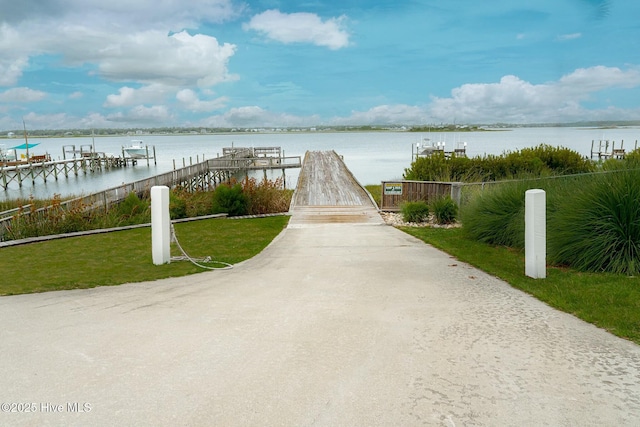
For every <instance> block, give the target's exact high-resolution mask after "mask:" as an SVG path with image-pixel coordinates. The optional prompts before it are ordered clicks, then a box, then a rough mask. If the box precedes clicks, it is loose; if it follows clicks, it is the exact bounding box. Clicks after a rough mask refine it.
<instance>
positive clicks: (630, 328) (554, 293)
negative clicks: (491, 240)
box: [401, 227, 640, 344]
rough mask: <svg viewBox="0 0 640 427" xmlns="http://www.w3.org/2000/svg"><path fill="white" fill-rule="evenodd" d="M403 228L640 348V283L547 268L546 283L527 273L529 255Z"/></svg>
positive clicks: (442, 232)
mask: <svg viewBox="0 0 640 427" xmlns="http://www.w3.org/2000/svg"><path fill="white" fill-rule="evenodd" d="M401 230H403V231H405V232H406V233H408V234H411V235H413V236H415V237H417V238H419V239H421V240H423V241H424V242H426V243H429V244H431V245H433V246H435V247H437V248H439V249H442V250H443V251H445V252H447V253H449V254H451V255H453V256H455V257H456V258H458V259H459V260H461V261H464V262H467V263H469V264H471V265H473V266H475V267H478V268H479V269H481V270H483V271H486V272H487V273H489V274H492V275H494V276H496V277H499V278H501V279H503V280H504V281H506V282H508V283H510V284H511V285H512V286H514V287H515V288H518V289H521V290H523V291H525V292H527V293H529V294H531V295H533V296H535V297H536V298H538V299H540V300H541V301H544V302H546V303H547V304H549V305H550V306H552V307H555V308H557V309H559V310H562V311H565V312H567V313H571V314H573V315H575V316H576V317H579V318H581V319H583V320H585V321H587V322H590V323H593V324H594V325H596V326H599V327H601V328H603V329H606V330H607V331H609V332H611V333H613V334H615V335H617V336H619V337H622V338H627V339H629V340H632V341H634V342H636V343H638V344H640V281H639V280H638V277H628V276H623V275H616V274H596V273H580V272H576V271H574V270H570V269H564V268H547V278H546V279H537V280H536V279H531V278H529V277H527V276H525V274H524V268H525V263H524V252H522V251H514V250H511V249H507V248H505V247H492V246H489V245H485V244H483V243H478V242H475V241H472V240H469V239H466V238H465V237H464V235H463V233H462V230H461V229H459V228H455V229H441V228H408V227H402V228H401Z"/></svg>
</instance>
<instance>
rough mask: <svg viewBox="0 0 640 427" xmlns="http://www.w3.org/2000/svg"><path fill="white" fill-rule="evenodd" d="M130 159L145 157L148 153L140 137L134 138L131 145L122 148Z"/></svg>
mask: <svg viewBox="0 0 640 427" xmlns="http://www.w3.org/2000/svg"><path fill="white" fill-rule="evenodd" d="M122 151H124V152H125V153H126V154H127V155H128V156H129V157H131V158H132V159H146V158H147V156H148V153H149V149H148V147H147V146H146V145H144V143H143V141H142V140H140V139H134V140H132V141H131V145H129V146H128V147H124V148H123V149H122Z"/></svg>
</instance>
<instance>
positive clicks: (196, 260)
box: [171, 224, 233, 270]
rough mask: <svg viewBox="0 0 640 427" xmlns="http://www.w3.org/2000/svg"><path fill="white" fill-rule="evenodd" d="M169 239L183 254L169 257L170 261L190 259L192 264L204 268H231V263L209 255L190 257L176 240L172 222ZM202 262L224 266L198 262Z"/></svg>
mask: <svg viewBox="0 0 640 427" xmlns="http://www.w3.org/2000/svg"><path fill="white" fill-rule="evenodd" d="M171 241H172V242H175V243H176V246H178V249H180V252H182V255H183V256H175V257H171V261H190V262H191V263H192V264H193V265H196V266H198V267H200V268H204V269H205V270H230V269H232V268H233V265H231V264H228V263H226V262H222V261H212V260H211V257H210V256H207V257H204V258H192V257H191V256H189V254H187V253H186V252H185V251H184V249H182V246H181V245H180V242H179V241H178V236H176V230H175V228H174V227H173V224H171ZM203 262H204V263H212V264H221V265H224V266H225V267H209V266H206V265H202V264H200V263H203Z"/></svg>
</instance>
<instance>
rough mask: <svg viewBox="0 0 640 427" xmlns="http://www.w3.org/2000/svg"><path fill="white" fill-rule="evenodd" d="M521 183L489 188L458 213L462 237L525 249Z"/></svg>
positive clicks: (526, 185) (526, 188)
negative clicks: (461, 226)
mask: <svg viewBox="0 0 640 427" xmlns="http://www.w3.org/2000/svg"><path fill="white" fill-rule="evenodd" d="M529 188H530V184H529V183H527V182H524V181H521V182H508V183H502V184H494V185H491V186H488V187H487V188H486V189H484V191H483V192H482V193H480V194H478V195H476V197H474V198H473V199H471V200H470V201H469V203H468V204H467V205H466V206H465V207H464V209H462V210H461V212H460V215H461V220H462V224H463V230H464V232H465V234H466V235H467V236H468V237H469V238H471V239H473V240H478V241H481V242H484V243H489V244H492V245H501V246H509V247H513V248H523V247H524V193H525V191H526V190H528V189H529Z"/></svg>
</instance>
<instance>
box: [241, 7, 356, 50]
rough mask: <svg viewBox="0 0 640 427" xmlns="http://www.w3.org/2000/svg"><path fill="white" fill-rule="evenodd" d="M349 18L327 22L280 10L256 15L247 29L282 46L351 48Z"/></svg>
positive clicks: (303, 14)
mask: <svg viewBox="0 0 640 427" xmlns="http://www.w3.org/2000/svg"><path fill="white" fill-rule="evenodd" d="M346 19H347V18H346V17H345V16H340V17H338V18H331V19H328V20H326V21H323V20H322V19H321V18H320V17H319V16H318V15H316V14H313V13H290V14H286V13H282V12H280V11H279V10H267V11H266V12H263V13H261V14H259V15H255V16H254V17H253V18H251V20H250V21H249V22H248V23H246V24H244V25H243V28H244V29H245V30H253V31H257V32H258V33H261V34H264V35H265V36H266V37H268V38H270V39H272V40H276V41H279V42H282V43H311V44H315V45H318V46H325V47H328V48H330V49H334V50H335V49H340V48H343V47H346V46H348V45H349V33H348V32H347V31H346V29H345V21H346Z"/></svg>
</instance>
